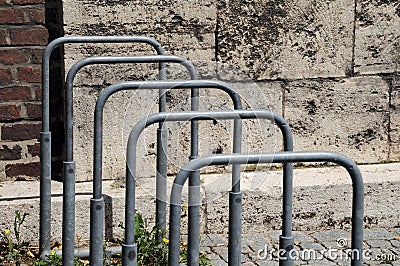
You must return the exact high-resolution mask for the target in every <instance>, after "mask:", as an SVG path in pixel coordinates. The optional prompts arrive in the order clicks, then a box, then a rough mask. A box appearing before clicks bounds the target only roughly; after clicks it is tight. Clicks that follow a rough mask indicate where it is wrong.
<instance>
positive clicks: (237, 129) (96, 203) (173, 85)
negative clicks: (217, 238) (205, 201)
mask: <svg viewBox="0 0 400 266" xmlns="http://www.w3.org/2000/svg"><path fill="white" fill-rule="evenodd" d="M192 88H197V89H203V88H210V89H219V90H222V91H224V92H226V93H228V94H229V96H230V97H231V99H232V101H233V104H234V109H235V110H240V109H241V108H242V104H241V100H240V97H239V95H238V94H237V93H236V92H235V91H234V90H233V89H232V88H230V87H229V86H228V85H226V84H225V83H223V82H219V81H205V80H194V81H148V82H139V81H130V82H122V83H118V84H114V85H111V86H109V87H107V88H106V89H105V90H104V91H103V92H102V93H101V94H100V96H99V98H98V99H97V102H96V107H95V130H94V143H95V144H94V149H95V152H94V154H95V160H94V163H95V165H96V166H95V167H96V168H101V164H102V163H101V157H102V121H103V108H104V105H105V103H106V101H107V99H108V98H109V97H110V96H111V95H112V94H114V93H116V92H118V91H121V90H136V89H161V90H167V89H192ZM164 113H165V112H164ZM193 122H194V121H193ZM195 122H198V121H195ZM192 124H193V123H192ZM196 124H198V123H196ZM241 129H242V123H241V121H240V120H235V121H234V139H235V142H234V145H233V150H234V152H240V146H241ZM191 144H192V145H191V148H192V154H193V153H194V151H193V149H196V154H197V149H198V146H197V142H196V145H194V144H193V141H192V143H191ZM164 147H166V146H164ZM192 158H194V156H191V157H190V159H192ZM199 175H200V174H199V173H196V174H195V175H194V176H193V178H192V179H193V180H192V182H193V184H194V185H192V186H194V187H197V186H198V185H199V182H200V176H199ZM232 176H233V178H235V179H236V180H239V178H240V166H239V167H238V169H237V170H236V171H235V172H233V171H232ZM101 179H102V178H101V175H96V176H94V178H93V184H94V185H93V187H94V188H95V189H96V192H95V191H94V193H96V195H95V194H94V195H93V200H92V201H91V203H92V204H93V206H91V217H93V219H92V218H91V225H92V224H93V226H91V230H94V231H93V232H92V231H91V235H92V236H94V237H95V239H94V238H93V239H92V238H91V245H90V246H91V247H90V248H91V251H93V253H92V254H93V256H94V258H97V259H96V261H91V265H97V263H98V264H100V263H101V261H100V258H101V259H102V256H101V254H102V248H100V247H102V245H103V235H102V228H103V226H102V223H103V209H104V200H103V198H102V197H101ZM165 180H166V179H164V184H165V188H166V181H165ZM191 184H192V183H191ZM127 186H128V184H127ZM156 189H157V188H156ZM156 193H158V192H156ZM198 193H200V192H198ZM165 196H166V195H164V196H163V197H164V199H165ZM190 197H191V196H190ZM189 200H190V199H189ZM164 202H166V200H165V201H164ZM129 216H130V215H126V217H129ZM189 217H190V220H191V222H190V223H189V226H190V227H191V228H192V230H193V231H197V232H199V233H198V234H197V235H195V234H193V235H192V237H191V238H189V240H188V243H189V244H190V245H193V244H194V245H198V242H199V235H200V227H199V223H198V221H199V206H189ZM131 218H132V219H133V217H131ZM129 224H130V223H129ZM125 226H126V228H125V230H126V231H129V230H130V227H129V225H125ZM95 254H96V255H95ZM90 256H91V257H92V255H90ZM93 260H95V259H93ZM94 263H96V264H94Z"/></svg>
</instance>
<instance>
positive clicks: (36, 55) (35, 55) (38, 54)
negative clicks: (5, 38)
mask: <svg viewBox="0 0 400 266" xmlns="http://www.w3.org/2000/svg"><path fill="white" fill-rule="evenodd" d="M43 52H44V49H31V50H30V53H31V62H32V63H33V64H41V63H42V58H43Z"/></svg>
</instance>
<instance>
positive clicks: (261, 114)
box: [122, 110, 293, 265]
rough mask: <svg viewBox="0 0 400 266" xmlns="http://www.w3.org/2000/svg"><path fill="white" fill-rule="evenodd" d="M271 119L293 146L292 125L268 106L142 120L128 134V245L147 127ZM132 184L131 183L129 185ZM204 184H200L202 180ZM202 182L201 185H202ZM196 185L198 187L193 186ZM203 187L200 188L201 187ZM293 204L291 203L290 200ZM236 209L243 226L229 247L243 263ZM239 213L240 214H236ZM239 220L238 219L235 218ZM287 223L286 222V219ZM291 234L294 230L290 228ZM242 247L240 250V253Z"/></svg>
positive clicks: (131, 242) (160, 115) (232, 236)
mask: <svg viewBox="0 0 400 266" xmlns="http://www.w3.org/2000/svg"><path fill="white" fill-rule="evenodd" d="M254 118H256V119H268V120H270V121H274V122H275V123H276V124H277V125H278V126H279V128H280V129H281V131H282V135H283V139H284V145H285V147H286V148H287V147H292V146H293V138H292V134H291V130H290V127H289V126H288V124H287V123H286V121H285V120H284V119H283V117H282V116H280V115H279V114H277V113H274V112H272V111H265V110H234V111H203V112H173V113H158V114H152V115H150V116H148V117H146V118H143V119H142V120H140V121H139V122H138V123H137V124H136V125H135V127H134V128H133V129H132V130H131V133H130V134H129V138H128V144H127V155H126V158H127V169H126V175H127V176H126V178H127V182H126V198H125V200H126V203H125V217H126V224H125V246H128V247H129V246H130V247H131V248H132V247H134V246H135V243H134V242H135V237H134V230H133V228H134V227H135V224H134V219H129V218H127V217H134V210H135V178H136V147H137V141H138V138H139V136H140V134H141V133H142V132H143V130H144V129H145V128H146V127H148V126H150V125H152V124H154V123H157V122H160V121H187V120H191V121H192V120H227V119H254ZM239 181H240V180H236V178H232V186H234V185H236V184H235V182H239ZM128 184H129V185H128ZM199 185H200V184H199ZM199 185H198V186H199ZM193 189H194V188H193ZM199 190H200V187H199V188H198V189H196V191H199ZM232 193H234V194H231V195H235V197H236V198H237V197H240V198H241V192H240V191H239V192H232ZM192 203H194V204H197V205H199V204H200V202H199V195H198V197H197V198H194V202H192ZM290 206H291V204H290ZM230 212H231V213H232V216H233V217H232V221H233V224H234V225H233V226H234V227H235V228H236V229H238V230H239V233H238V232H231V231H230V232H229V235H230V239H229V241H230V245H229V248H230V249H232V250H233V251H234V252H233V251H232V250H231V253H232V254H231V255H230V256H229V258H230V259H232V260H239V263H240V257H241V256H240V249H241V241H240V238H241V234H240V232H241V226H240V220H241V205H237V204H236V205H235V207H233V208H232V209H230ZM235 214H236V216H235ZM235 221H236V222H235ZM284 224H286V223H284ZM192 234H197V232H193V231H192V230H189V236H190V235H192ZM290 236H291V231H290ZM189 249H191V250H190V252H192V253H193V254H196V256H197V257H198V254H199V252H198V248H197V247H196V246H195V247H194V248H193V247H191V246H189ZM237 251H239V253H237ZM127 253H128V250H126V248H125V249H124V248H123V254H122V257H123V259H124V258H125V260H124V261H126V263H127V264H126V265H131V264H130V263H132V261H130V260H129V259H128V254H127ZM189 264H191V265H197V264H196V263H189Z"/></svg>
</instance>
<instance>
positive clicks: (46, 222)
mask: <svg viewBox="0 0 400 266" xmlns="http://www.w3.org/2000/svg"><path fill="white" fill-rule="evenodd" d="M67 43H144V44H149V45H151V46H152V47H153V48H154V49H155V51H156V52H157V54H158V55H164V50H163V49H162V47H161V45H160V44H159V43H158V42H157V41H156V40H155V39H153V38H149V37H141V36H80V37H78V36H70V37H61V38H57V39H55V40H53V41H52V42H50V43H49V44H48V45H47V47H46V49H45V51H44V53H43V59H42V131H41V132H40V225H39V253H40V254H41V255H42V256H43V255H45V253H48V252H50V249H51V247H50V236H51V132H50V56H51V54H52V53H53V51H54V50H55V49H56V48H57V47H58V46H60V45H63V44H67ZM159 79H161V80H164V79H165V64H164V63H160V65H159ZM159 94H160V106H159V108H160V112H165V111H166V98H165V93H164V92H163V91H160V92H159ZM159 128H160V129H161V128H162V125H160V126H159ZM165 172H166V171H165ZM160 173H161V172H160Z"/></svg>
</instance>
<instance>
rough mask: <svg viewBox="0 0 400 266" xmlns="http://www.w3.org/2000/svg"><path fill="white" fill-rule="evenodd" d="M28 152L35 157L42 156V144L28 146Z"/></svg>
mask: <svg viewBox="0 0 400 266" xmlns="http://www.w3.org/2000/svg"><path fill="white" fill-rule="evenodd" d="M28 152H29V154H31V155H32V156H33V157H35V156H39V155H40V143H39V142H38V143H35V144H33V145H28Z"/></svg>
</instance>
